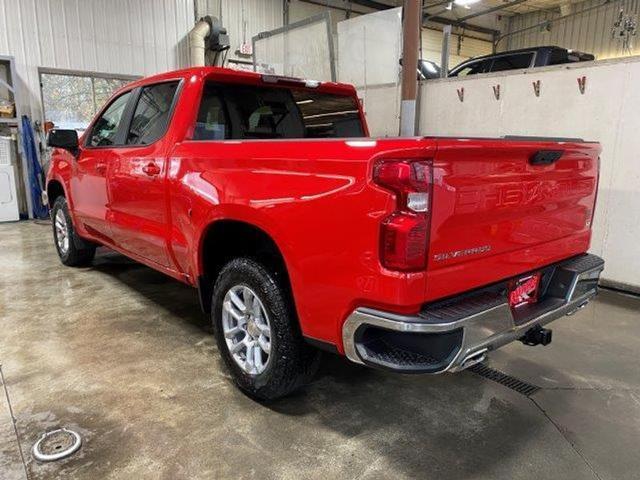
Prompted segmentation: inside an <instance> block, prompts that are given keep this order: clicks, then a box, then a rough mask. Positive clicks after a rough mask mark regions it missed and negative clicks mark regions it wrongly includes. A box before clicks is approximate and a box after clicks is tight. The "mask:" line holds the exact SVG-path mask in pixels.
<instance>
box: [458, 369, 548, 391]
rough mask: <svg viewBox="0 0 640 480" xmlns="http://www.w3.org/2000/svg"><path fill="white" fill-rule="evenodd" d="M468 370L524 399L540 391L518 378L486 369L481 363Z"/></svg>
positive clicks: (538, 388)
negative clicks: (514, 392)
mask: <svg viewBox="0 0 640 480" xmlns="http://www.w3.org/2000/svg"><path fill="white" fill-rule="evenodd" d="M469 370H470V371H472V372H473V373H475V374H476V375H480V376H481V377H484V378H486V379H487V380H491V381H493V382H496V383H499V384H500V385H504V386H505V387H507V388H510V389H511V390H514V391H516V392H518V393H521V394H522V395H524V396H526V397H529V396H531V395H533V394H534V393H536V392H537V391H538V390H540V387H537V386H535V385H531V384H530V383H527V382H524V381H522V380H520V379H519V378H516V377H512V376H511V375H507V374H506V373H502V372H501V371H499V370H496V369H494V368H491V367H487V366H486V365H485V364H483V363H479V364H477V365H474V366H473V367H469Z"/></svg>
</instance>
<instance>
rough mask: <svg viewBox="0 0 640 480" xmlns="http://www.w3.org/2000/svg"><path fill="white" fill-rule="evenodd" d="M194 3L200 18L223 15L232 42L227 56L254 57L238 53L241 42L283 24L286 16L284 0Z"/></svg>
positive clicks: (197, 0) (245, 58) (200, 1)
mask: <svg viewBox="0 0 640 480" xmlns="http://www.w3.org/2000/svg"><path fill="white" fill-rule="evenodd" d="M195 4H196V16H197V17H198V18H200V17H204V16H206V15H211V16H214V17H217V18H220V17H221V16H222V24H223V25H224V26H225V27H226V29H227V32H228V34H229V41H230V43H231V48H230V51H229V54H228V58H239V59H242V60H246V61H251V57H243V56H240V55H237V54H236V50H238V48H239V47H240V44H241V43H243V42H244V41H246V42H248V43H251V38H252V37H253V36H254V35H256V34H258V33H260V32H265V31H268V30H273V29H275V28H278V27H281V26H282V22H283V18H284V14H283V2H282V0H196V1H195ZM221 4H222V13H221V10H220V5H221Z"/></svg>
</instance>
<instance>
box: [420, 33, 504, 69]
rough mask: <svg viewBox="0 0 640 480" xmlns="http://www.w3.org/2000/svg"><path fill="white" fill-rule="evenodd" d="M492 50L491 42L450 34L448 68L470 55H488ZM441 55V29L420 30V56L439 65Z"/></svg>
mask: <svg viewBox="0 0 640 480" xmlns="http://www.w3.org/2000/svg"><path fill="white" fill-rule="evenodd" d="M492 51H493V44H492V43H491V42H488V41H485V40H480V39H477V38H469V37H461V36H460V35H455V34H452V35H451V41H450V43H449V68H453V67H455V66H456V65H458V64H459V63H461V62H463V61H465V60H468V59H469V58H471V57H478V56H480V55H488V54H490V53H491V52H492ZM441 56H442V31H439V30H432V29H430V28H425V29H423V30H422V58H424V59H425V60H431V61H433V62H436V63H437V64H438V65H440V60H441Z"/></svg>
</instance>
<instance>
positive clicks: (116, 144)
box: [82, 88, 135, 150]
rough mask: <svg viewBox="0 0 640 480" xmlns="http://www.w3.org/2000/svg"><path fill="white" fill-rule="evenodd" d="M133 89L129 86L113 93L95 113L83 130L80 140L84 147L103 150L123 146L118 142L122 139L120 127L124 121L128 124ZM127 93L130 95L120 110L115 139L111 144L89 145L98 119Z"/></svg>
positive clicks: (133, 95) (133, 94)
mask: <svg viewBox="0 0 640 480" xmlns="http://www.w3.org/2000/svg"><path fill="white" fill-rule="evenodd" d="M134 91H135V88H131V89H127V90H125V91H123V92H118V94H117V95H115V96H114V97H113V98H112V99H111V100H109V101H108V102H107V103H105V105H104V107H103V108H102V109H101V110H100V111H99V112H98V113H97V114H96V116H95V117H93V120H91V123H90V124H89V126H88V127H87V129H86V130H85V133H84V138H83V141H82V146H83V147H84V148H86V149H87V150H103V149H105V148H118V147H121V146H123V145H121V144H120V142H121V141H122V135H123V131H122V128H123V126H124V124H125V123H126V124H127V125H128V124H129V122H128V121H127V116H129V115H130V109H131V101H132V99H133V98H134V97H135V93H134ZM127 94H130V96H129V99H128V100H127V104H126V105H125V107H124V111H123V112H122V118H121V119H120V123H119V125H118V129H117V132H116V135H115V137H114V138H115V139H116V140H115V141H114V143H113V145H91V136H92V135H93V129H94V128H95V127H96V126H97V125H96V124H97V123H98V120H99V119H100V118H102V116H103V115H104V114H105V112H106V111H107V110H108V109H109V107H111V105H113V103H114V102H115V101H116V100H118V99H119V98H120V97H122V96H123V95H127Z"/></svg>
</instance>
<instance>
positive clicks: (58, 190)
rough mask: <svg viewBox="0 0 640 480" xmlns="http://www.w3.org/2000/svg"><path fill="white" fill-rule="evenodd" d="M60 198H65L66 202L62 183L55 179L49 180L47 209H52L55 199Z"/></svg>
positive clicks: (65, 193)
mask: <svg viewBox="0 0 640 480" xmlns="http://www.w3.org/2000/svg"><path fill="white" fill-rule="evenodd" d="M60 196H62V197H65V198H66V199H67V201H68V197H67V192H66V191H65V188H64V184H63V182H61V181H60V180H58V179H56V178H53V179H51V180H49V181H48V182H47V203H48V204H49V208H53V204H54V203H55V201H56V198H58V197H60Z"/></svg>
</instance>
